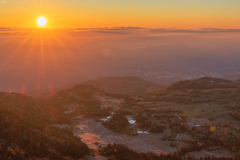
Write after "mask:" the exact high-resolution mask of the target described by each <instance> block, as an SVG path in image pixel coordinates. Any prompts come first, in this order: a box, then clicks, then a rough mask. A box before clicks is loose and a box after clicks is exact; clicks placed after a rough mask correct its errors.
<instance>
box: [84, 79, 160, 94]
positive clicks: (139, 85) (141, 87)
mask: <svg viewBox="0 0 240 160" xmlns="http://www.w3.org/2000/svg"><path fill="white" fill-rule="evenodd" d="M81 84H84V85H90V86H94V87H96V88H99V89H101V90H104V91H106V92H108V93H112V94H139V93H145V92H154V91H158V90H159V89H160V88H162V87H161V86H160V85H158V84H155V83H153V82H150V81H146V80H143V79H140V78H137V77H131V76H128V77H106V78H100V79H95V80H89V81H85V82H82V83H81Z"/></svg>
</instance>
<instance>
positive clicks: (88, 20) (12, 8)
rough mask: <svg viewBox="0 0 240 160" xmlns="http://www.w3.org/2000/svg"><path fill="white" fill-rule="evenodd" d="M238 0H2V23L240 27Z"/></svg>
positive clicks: (0, 11) (3, 24)
mask: <svg viewBox="0 0 240 160" xmlns="http://www.w3.org/2000/svg"><path fill="white" fill-rule="evenodd" d="M239 6H240V1H238V0H228V1H225V0H211V1H207V0H201V1H192V0H182V1H179V0H171V1H168V2H167V1H166V2H163V1H159V0H149V1H144V0H132V1H130V2H129V1H127V0H122V1H112V0H102V1H98V0H88V1H87V2H85V1H82V0H71V1H64V0H4V1H3V0H2V1H1V0H0V27H37V24H36V19H37V18H38V17H39V16H44V17H46V18H47V19H48V25H47V26H46V27H77V28H94V27H122V26H134V27H147V28H240V21H239V19H240V10H239Z"/></svg>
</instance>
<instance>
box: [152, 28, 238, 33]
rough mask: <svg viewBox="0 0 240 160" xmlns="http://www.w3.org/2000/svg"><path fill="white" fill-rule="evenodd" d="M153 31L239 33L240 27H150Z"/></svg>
mask: <svg viewBox="0 0 240 160" xmlns="http://www.w3.org/2000/svg"><path fill="white" fill-rule="evenodd" d="M150 32H154V33H236V32H239V33H240V29H222V28H201V29H150Z"/></svg>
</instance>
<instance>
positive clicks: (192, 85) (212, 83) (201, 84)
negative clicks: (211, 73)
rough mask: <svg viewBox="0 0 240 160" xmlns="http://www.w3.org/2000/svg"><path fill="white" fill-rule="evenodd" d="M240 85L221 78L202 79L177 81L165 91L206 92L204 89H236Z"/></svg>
mask: <svg viewBox="0 0 240 160" xmlns="http://www.w3.org/2000/svg"><path fill="white" fill-rule="evenodd" d="M237 87H240V84H239V83H237V82H234V81H230V80H225V79H221V78H211V77H203V78H199V79H196V80H187V81H179V82H176V83H173V84H171V85H170V86H169V87H167V88H166V89H167V90H169V91H172V90H192V89H199V90H206V89H219V88H237Z"/></svg>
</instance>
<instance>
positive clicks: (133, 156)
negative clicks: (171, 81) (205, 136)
mask: <svg viewBox="0 0 240 160" xmlns="http://www.w3.org/2000/svg"><path fill="white" fill-rule="evenodd" d="M200 150H202V146H200V145H195V146H191V147H185V148H181V149H180V150H179V151H178V152H174V153H173V152H171V153H168V154H160V155H157V154H155V153H153V152H148V153H139V152H137V151H134V150H132V149H129V148H128V147H126V146H124V145H122V144H116V143H114V144H108V145H107V146H106V147H101V148H100V151H99V152H100V154H102V155H105V156H109V157H110V158H109V160H180V159H183V160H239V159H240V156H236V157H235V158H225V157H218V158H217V157H213V156H212V157H211V156H207V157H201V158H195V157H193V156H186V157H185V156H184V155H185V154H186V153H188V152H192V151H200Z"/></svg>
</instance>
